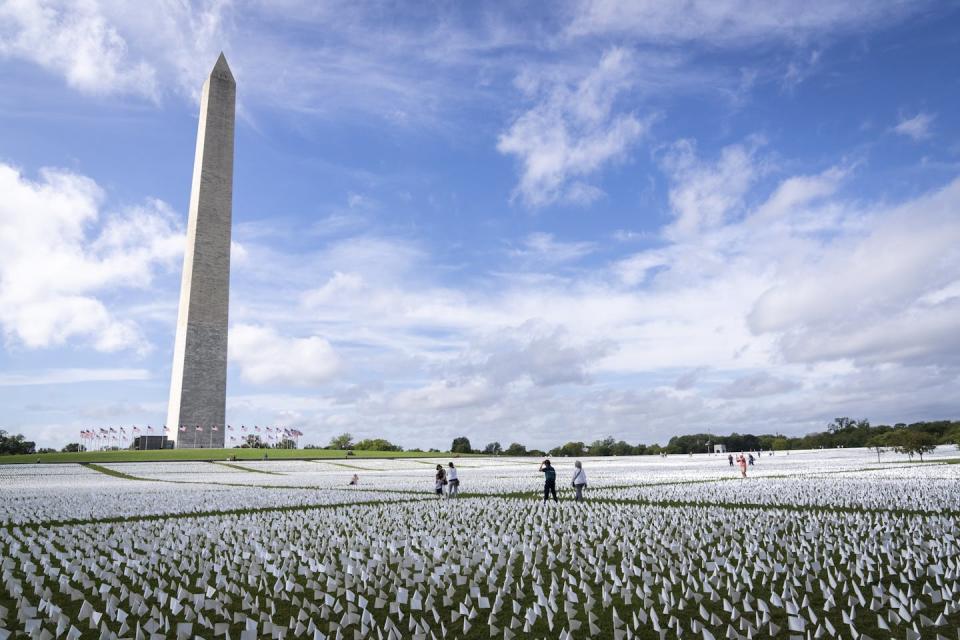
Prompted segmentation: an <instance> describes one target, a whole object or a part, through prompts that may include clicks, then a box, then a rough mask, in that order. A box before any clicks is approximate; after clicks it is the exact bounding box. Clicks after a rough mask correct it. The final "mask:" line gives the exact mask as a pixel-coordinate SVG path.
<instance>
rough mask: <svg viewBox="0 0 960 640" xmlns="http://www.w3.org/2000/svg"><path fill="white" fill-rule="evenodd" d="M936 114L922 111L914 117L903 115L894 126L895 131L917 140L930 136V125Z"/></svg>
mask: <svg viewBox="0 0 960 640" xmlns="http://www.w3.org/2000/svg"><path fill="white" fill-rule="evenodd" d="M934 117H935V116H934V115H932V114H930V113H925V112H923V111H921V112H920V113H918V114H917V115H915V116H913V117H912V118H907V117H903V118H901V119H900V122H898V123H897V124H896V126H894V127H893V131H894V133H899V134H900V135H902V136H907V137H908V138H912V139H913V140H914V141H916V142H920V141H921V140H926V139H927V138H929V137H930V135H931V134H930V127H931V126H932V125H933V120H934Z"/></svg>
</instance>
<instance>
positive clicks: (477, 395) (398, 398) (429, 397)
mask: <svg viewBox="0 0 960 640" xmlns="http://www.w3.org/2000/svg"><path fill="white" fill-rule="evenodd" d="M496 393H497V392H496V390H494V389H493V388H491V387H490V385H489V384H487V382H486V381H484V380H468V381H464V382H455V381H438V382H432V383H430V384H428V385H425V386H423V387H418V388H415V389H407V390H404V391H400V392H398V393H397V394H396V395H395V396H394V397H393V399H392V401H391V403H390V406H391V407H392V408H394V409H397V410H399V411H408V412H410V411H413V412H427V411H447V410H452V409H463V408H466V407H475V406H477V405H481V404H487V403H488V402H489V401H491V400H493V399H494V398H495V397H496Z"/></svg>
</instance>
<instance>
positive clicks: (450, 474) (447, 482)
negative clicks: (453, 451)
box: [434, 462, 460, 498]
mask: <svg viewBox="0 0 960 640" xmlns="http://www.w3.org/2000/svg"><path fill="white" fill-rule="evenodd" d="M447 466H448V469H447V470H444V468H443V465H442V464H438V465H437V473H436V475H435V476H434V479H435V482H434V490H435V491H436V493H437V496H439V497H441V498H442V497H443V488H444V487H447V497H448V498H456V497H459V495H460V478H458V477H457V468H456V467H455V466H453V463H452V462H451V463H450V464H449V465H447Z"/></svg>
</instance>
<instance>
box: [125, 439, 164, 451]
mask: <svg viewBox="0 0 960 640" xmlns="http://www.w3.org/2000/svg"><path fill="white" fill-rule="evenodd" d="M132 448H133V449H135V450H136V451H146V450H148V449H173V440H168V439H167V438H166V436H137V437H136V438H134V439H133V446H132Z"/></svg>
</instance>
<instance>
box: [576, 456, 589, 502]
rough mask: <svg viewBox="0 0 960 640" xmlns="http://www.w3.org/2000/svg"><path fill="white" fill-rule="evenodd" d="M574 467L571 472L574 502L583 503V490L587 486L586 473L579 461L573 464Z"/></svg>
mask: <svg viewBox="0 0 960 640" xmlns="http://www.w3.org/2000/svg"><path fill="white" fill-rule="evenodd" d="M573 466H574V467H576V468H575V469H574V471H573V488H574V490H576V492H577V497H576V500H577V501H578V502H582V501H583V488H584V487H585V486H587V472H586V471H584V470H583V465H582V464H581V463H580V461H579V460H577V461H576V462H574V463H573Z"/></svg>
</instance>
